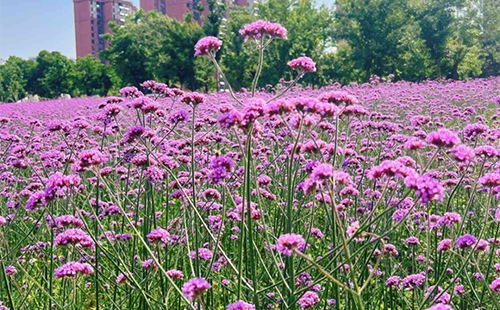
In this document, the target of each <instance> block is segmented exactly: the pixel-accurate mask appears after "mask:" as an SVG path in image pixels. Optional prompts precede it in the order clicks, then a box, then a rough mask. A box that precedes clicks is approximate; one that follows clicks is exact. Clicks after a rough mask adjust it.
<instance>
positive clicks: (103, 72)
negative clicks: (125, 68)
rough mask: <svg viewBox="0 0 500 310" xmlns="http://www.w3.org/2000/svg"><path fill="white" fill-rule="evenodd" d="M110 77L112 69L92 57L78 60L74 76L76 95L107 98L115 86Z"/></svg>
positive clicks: (88, 56)
mask: <svg viewBox="0 0 500 310" xmlns="http://www.w3.org/2000/svg"><path fill="white" fill-rule="evenodd" d="M110 75H111V68H110V67H109V66H106V65H104V64H103V63H101V62H100V61H99V60H97V59H94V57H92V55H87V56H86V57H82V58H78V59H77V60H76V63H75V68H74V70H73V74H72V79H73V85H74V87H75V91H74V95H77V96H81V95H86V96H92V95H100V96H105V95H106V94H107V93H108V91H109V89H110V88H111V87H112V85H113V83H112V81H111V76H110Z"/></svg>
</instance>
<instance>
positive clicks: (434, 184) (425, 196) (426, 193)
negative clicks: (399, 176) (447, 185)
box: [405, 173, 444, 203]
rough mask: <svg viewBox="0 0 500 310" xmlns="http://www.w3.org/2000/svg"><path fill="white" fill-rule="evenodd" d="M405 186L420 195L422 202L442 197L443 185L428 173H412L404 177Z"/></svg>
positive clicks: (439, 199) (440, 199)
mask: <svg viewBox="0 0 500 310" xmlns="http://www.w3.org/2000/svg"><path fill="white" fill-rule="evenodd" d="M405 184H406V186H407V187H409V188H412V189H414V190H415V194H417V196H419V197H420V201H421V202H422V203H429V202H430V201H434V200H438V201H441V202H442V201H443V199H444V187H443V185H441V183H440V182H439V181H438V180H436V179H434V178H433V177H432V176H431V175H429V174H424V175H421V176H417V175H416V173H412V174H410V175H408V176H407V177H406V178H405Z"/></svg>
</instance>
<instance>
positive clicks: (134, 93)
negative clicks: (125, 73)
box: [120, 86, 143, 98]
mask: <svg viewBox="0 0 500 310" xmlns="http://www.w3.org/2000/svg"><path fill="white" fill-rule="evenodd" d="M120 95H122V96H123V97H129V98H138V97H140V96H143V93H142V92H140V91H139V90H138V89H137V87H134V86H127V87H124V88H122V89H120Z"/></svg>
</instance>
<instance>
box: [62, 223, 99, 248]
mask: <svg viewBox="0 0 500 310" xmlns="http://www.w3.org/2000/svg"><path fill="white" fill-rule="evenodd" d="M68 243H73V244H80V245H81V246H82V247H93V246H94V240H92V238H91V237H90V236H89V235H88V234H87V233H86V232H84V231H83V230H81V229H79V228H72V229H68V230H66V231H65V232H63V233H61V234H59V235H57V237H55V239H54V244H55V245H66V244H68Z"/></svg>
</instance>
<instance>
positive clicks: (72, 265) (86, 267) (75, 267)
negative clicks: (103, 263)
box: [54, 262, 94, 279]
mask: <svg viewBox="0 0 500 310" xmlns="http://www.w3.org/2000/svg"><path fill="white" fill-rule="evenodd" d="M92 273H94V268H92V266H91V265H90V264H88V263H78V262H69V263H67V264H64V265H62V266H60V267H58V268H57V269H56V270H55V271H54V278H56V279H59V278H66V277H75V276H76V275H77V274H92Z"/></svg>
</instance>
